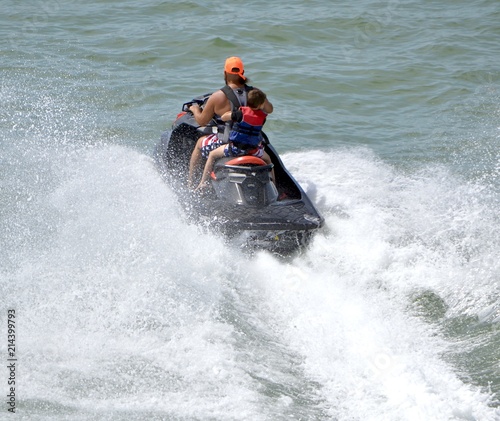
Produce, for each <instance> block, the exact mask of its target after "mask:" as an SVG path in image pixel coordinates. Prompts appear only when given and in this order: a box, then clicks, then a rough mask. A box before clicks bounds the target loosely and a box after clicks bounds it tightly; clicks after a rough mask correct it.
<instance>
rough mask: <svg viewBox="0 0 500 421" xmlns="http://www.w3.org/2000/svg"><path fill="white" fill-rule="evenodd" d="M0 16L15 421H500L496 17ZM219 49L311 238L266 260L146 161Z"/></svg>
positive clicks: (183, 9)
mask: <svg viewBox="0 0 500 421" xmlns="http://www.w3.org/2000/svg"><path fill="white" fill-rule="evenodd" d="M0 6H1V9H2V14H1V16H0V54H1V55H0V71H1V73H0V76H1V79H0V100H1V107H0V133H1V137H0V233H1V236H0V304H1V305H0V311H1V313H0V322H1V324H2V327H1V331H2V332H4V334H3V335H4V338H3V339H2V340H0V354H1V355H2V358H3V362H4V363H2V367H3V368H2V369H1V370H0V384H3V386H2V387H0V391H1V393H2V395H3V396H6V395H7V394H8V393H9V389H8V387H9V386H8V385H7V379H8V378H9V372H8V369H7V358H8V357H7V351H8V343H7V336H6V332H7V310H8V309H14V310H15V311H16V321H17V323H18V325H17V329H16V350H17V355H16V356H17V358H18V361H17V372H16V379H15V380H16V385H15V386H16V405H17V406H16V413H17V417H18V418H19V419H22V420H91V419H92V420H101V419H102V420H144V419H148V420H252V421H254V420H273V421H274V420H290V419H297V420H339V421H344V420H345V421H347V420H349V421H350V420H360V421H361V420H363V421H364V420H377V421H378V420H380V421H392V420H393V421H406V420H411V421H413V420H415V421H416V420H419V421H420V420H421V421H430V420H436V421H445V420H477V421H489V420H492V421H495V420H498V419H500V413H499V409H498V407H499V397H500V365H499V360H500V351H499V349H500V329H499V323H500V301H499V296H500V266H499V261H500V259H499V257H500V232H499V212H498V209H499V208H500V206H499V205H500V203H499V188H500V182H499V176H500V156H499V144H500V91H499V88H500V70H499V68H500V43H499V42H498V40H499V39H500V4H499V3H498V2H497V1H495V0H481V1H468V2H466V1H457V2H451V1H445V0H439V1H437V2H428V1H413V2H403V1H392V0H390V1H371V0H362V1H360V2H353V3H349V2H333V1H332V2H327V1H325V0H323V1H319V0H317V1H315V0H311V1H297V0H291V1H289V2H286V3H270V2H263V1H246V2H243V1H232V2H222V1H217V2H212V3H207V2H202V1H190V2H171V1H157V0H156V1H153V0H146V1H141V2H139V1H132V0H129V1H121V2H116V1H115V2H113V1H105V0H102V1H96V0H93V1H89V2H76V1H73V0H70V1H66V2H62V1H60V0H47V1H42V0H38V1H29V0H27V1H23V2H14V1H5V0H3V1H1V2H0ZM232 55H238V56H240V57H242V59H243V61H244V63H245V67H246V69H245V73H246V74H247V75H248V76H249V77H250V79H251V83H252V84H254V85H255V86H258V87H260V88H261V89H263V90H264V91H265V92H266V93H267V94H268V96H269V98H270V99H271V101H272V102H273V104H274V107H275V112H274V113H273V114H272V115H271V116H270V117H269V118H268V122H267V123H266V133H267V134H268V136H269V137H270V139H271V142H272V143H273V144H274V145H275V147H276V148H277V149H278V151H279V152H280V153H281V154H282V155H283V160H284V162H285V164H286V165H287V166H288V167H289V169H290V170H291V172H292V173H293V174H294V176H295V177H296V178H297V179H298V181H299V182H300V183H301V184H302V185H303V187H304V188H305V189H306V190H307V191H308V193H309V194H310V196H311V197H312V199H313V200H314V202H315V203H316V204H317V206H318V209H319V210H320V211H321V213H322V214H323V215H324V217H325V220H326V226H325V229H324V230H323V231H322V232H320V233H319V234H318V235H317V236H316V237H315V239H314V241H313V243H312V244H311V246H310V248H309V249H308V250H307V251H306V252H304V253H303V254H301V255H299V256H296V257H294V258H293V259H289V260H287V261H283V260H277V259H276V258H275V257H273V256H271V255H268V254H267V253H260V254H257V255H256V256H253V257H249V256H246V255H241V254H239V252H236V251H234V250H232V249H231V247H229V246H228V245H226V244H224V242H223V240H222V239H221V238H219V237H217V236H214V235H210V234H207V233H204V232H201V231H200V230H199V228H198V227H196V226H193V225H190V224H189V223H188V222H187V221H185V220H184V218H183V215H182V212H181V211H180V208H179V207H178V206H177V203H176V201H175V195H174V194H173V193H172V192H171V191H170V190H169V188H168V187H167V186H166V185H165V184H164V183H163V181H162V180H161V178H160V177H159V175H158V173H157V171H156V169H155V167H154V165H153V163H152V159H151V155H152V151H153V149H154V146H155V144H156V142H157V141H158V139H159V136H160V133H161V132H162V131H163V130H164V129H166V128H168V127H169V126H170V124H171V123H172V121H173V119H174V118H175V115H176V114H177V113H178V112H179V111H180V107H181V105H182V103H183V102H185V101H188V100H189V99H191V98H192V97H194V96H197V95H200V94H203V93H206V92H210V91H213V90H216V89H218V88H219V87H221V86H222V83H223V78H222V70H223V68H222V66H223V63H224V60H225V58H226V57H228V56H232ZM3 401H4V404H2V407H1V411H2V414H9V413H8V411H7V410H8V408H9V406H8V404H7V398H4V400H3ZM9 415H10V414H9ZM3 416H4V415H2V417H3ZM0 418H1V417H0Z"/></svg>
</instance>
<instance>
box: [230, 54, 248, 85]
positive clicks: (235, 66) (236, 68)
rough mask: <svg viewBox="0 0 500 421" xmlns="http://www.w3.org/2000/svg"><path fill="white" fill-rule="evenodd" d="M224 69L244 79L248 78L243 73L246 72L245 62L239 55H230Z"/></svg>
mask: <svg viewBox="0 0 500 421" xmlns="http://www.w3.org/2000/svg"><path fill="white" fill-rule="evenodd" d="M224 71H225V72H226V73H230V74H232V75H238V76H239V77H241V78H242V79H243V80H246V79H247V78H246V77H245V76H244V75H243V73H245V68H244V67H243V62H242V61H241V58H239V57H229V58H228V59H227V60H226V64H225V65H224Z"/></svg>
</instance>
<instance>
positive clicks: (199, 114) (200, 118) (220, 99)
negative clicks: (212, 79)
mask: <svg viewBox="0 0 500 421" xmlns="http://www.w3.org/2000/svg"><path fill="white" fill-rule="evenodd" d="M225 100H226V96H225V95H224V92H222V91H216V92H214V93H213V94H212V95H211V96H210V98H208V101H207V103H206V104H205V106H204V107H203V111H202V110H201V109H200V107H199V106H198V105H197V104H193V105H191V107H190V108H189V111H191V112H192V113H193V116H194V119H195V120H196V122H197V123H198V124H199V125H200V126H206V125H207V124H208V123H209V122H210V120H212V118H213V117H214V115H215V114H216V113H217V110H220V109H221V108H222V107H223V106H224V101H225Z"/></svg>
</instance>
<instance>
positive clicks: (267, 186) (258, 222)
mask: <svg viewBox="0 0 500 421" xmlns="http://www.w3.org/2000/svg"><path fill="white" fill-rule="evenodd" d="M210 95H211V94H206V95H202V96H200V97H198V98H195V99H193V100H192V101H190V102H186V103H185V104H183V106H182V111H181V112H180V113H179V114H178V115H177V118H176V119H175V121H174V123H173V124H172V127H171V129H170V130H167V131H165V132H164V133H162V135H161V138H160V142H159V143H158V145H157V146H156V149H155V152H154V157H155V162H156V164H157V167H158V169H159V171H160V173H161V175H162V176H163V177H164V179H165V180H166V182H167V183H168V184H169V185H170V186H171V187H172V189H173V190H174V192H175V193H176V194H177V196H178V198H179V202H180V204H181V205H182V207H183V208H184V211H185V213H186V215H187V218H188V219H189V220H191V221H193V222H195V223H196V224H198V225H200V226H204V227H207V228H208V229H210V230H212V231H215V232H217V233H221V234H223V235H224V236H225V238H226V239H227V241H228V242H230V243H232V244H235V245H237V246H238V247H240V248H243V249H248V250H256V249H257V250H258V249H264V250H268V251H270V252H273V253H276V254H278V255H290V254H293V253H294V252H297V251H300V250H302V249H303V248H304V247H306V246H307V244H308V243H309V241H310V240H311V238H312V236H313V234H314V233H315V232H316V231H317V230H318V229H319V228H321V227H322V226H323V223H324V220H323V217H322V216H321V215H320V214H319V212H318V211H317V210H316V208H315V207H314V205H313V203H312V202H311V200H310V199H309V198H308V196H307V195H306V193H305V192H304V190H303V189H302V188H301V186H300V185H299V184H298V183H297V181H296V180H295V179H294V178H293V177H292V175H291V174H290V173H289V171H288V170H287V169H286V168H285V166H284V165H283V162H282V161H281V158H280V156H279V155H278V153H277V152H276V150H275V149H274V147H273V146H272V145H271V143H270V142H269V139H268V137H267V136H266V134H265V133H262V141H263V143H264V145H265V147H264V150H265V151H266V152H267V153H268V155H269V156H270V158H271V161H272V164H269V165H268V164H266V162H264V161H263V160H262V159H260V158H257V157H255V156H237V157H229V158H221V159H220V160H218V161H217V162H216V163H215V165H214V170H213V172H212V174H211V180H210V186H209V187H208V188H206V189H204V191H203V193H200V192H198V191H192V190H191V189H189V188H188V173H189V161H190V158H191V153H192V151H193V149H194V147H195V145H196V142H197V140H198V139H199V137H200V136H204V135H206V134H209V133H215V132H217V130H220V128H221V125H223V124H224V123H223V122H221V121H217V120H215V119H213V120H212V121H211V122H210V123H209V124H208V125H207V126H203V127H200V126H199V125H198V124H197V123H196V120H195V119H194V116H193V114H192V113H191V112H189V111H188V110H189V107H190V106H191V105H192V104H193V103H197V104H199V105H200V106H201V107H203V104H204V103H205V102H206V101H207V99H208V98H209V96H210ZM203 164H204V163H203ZM272 169H274V177H275V180H274V181H272V179H271V178H272V177H271V174H272V172H271V170H272ZM198 176H199V177H200V178H201V171H200V173H199V174H198ZM198 179H199V178H198Z"/></svg>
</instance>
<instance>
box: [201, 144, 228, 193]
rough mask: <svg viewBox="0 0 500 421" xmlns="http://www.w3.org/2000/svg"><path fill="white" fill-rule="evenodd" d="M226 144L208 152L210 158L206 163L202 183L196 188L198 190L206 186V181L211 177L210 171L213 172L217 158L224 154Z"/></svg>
mask: <svg viewBox="0 0 500 421" xmlns="http://www.w3.org/2000/svg"><path fill="white" fill-rule="evenodd" d="M225 147H226V145H221V146H219V147H218V148H217V149H214V150H213V151H211V152H210V153H209V154H208V159H207V162H206V164H205V168H204V170H203V176H202V177H201V181H200V184H199V185H198V187H197V188H196V190H199V189H201V188H203V187H204V185H205V183H206V182H207V181H208V179H209V177H210V173H211V172H212V170H213V168H214V163H215V160H216V159H219V158H222V157H223V156H224V148H225Z"/></svg>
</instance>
